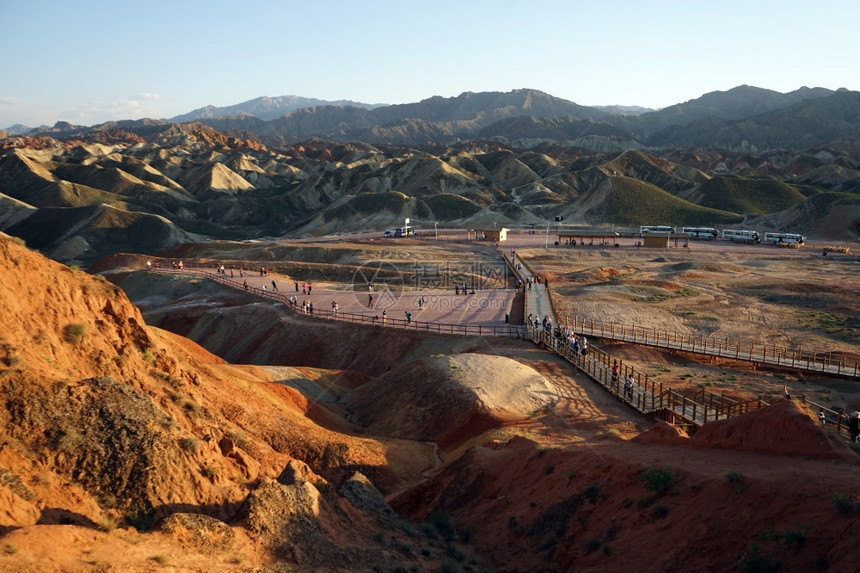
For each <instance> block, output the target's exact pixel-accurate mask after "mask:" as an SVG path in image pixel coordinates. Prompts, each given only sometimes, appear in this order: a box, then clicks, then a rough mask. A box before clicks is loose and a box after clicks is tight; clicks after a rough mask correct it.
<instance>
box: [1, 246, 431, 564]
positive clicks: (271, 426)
mask: <svg viewBox="0 0 860 573" xmlns="http://www.w3.org/2000/svg"><path fill="white" fill-rule="evenodd" d="M0 265H2V268H4V269H5V275H4V279H3V282H2V286H0V314H2V316H3V327H2V329H0V395H2V397H3V402H2V406H0V432H2V436H3V438H2V442H0V534H2V535H3V537H2V539H0V547H4V548H5V550H4V553H3V555H0V569H4V570H38V571H46V570H48V571H50V570H58V571H59V570H64V571H65V570H80V569H86V568H88V567H89V565H95V564H103V565H107V566H109V567H116V568H117V569H121V570H138V569H148V568H150V567H151V566H152V564H153V561H152V559H153V557H154V556H158V559H157V561H159V562H161V561H162V560H164V561H166V562H169V563H170V564H172V565H174V566H177V567H178V568H179V569H180V570H213V569H214V570H217V569H224V570H228V569H233V568H234V567H236V566H237V564H239V563H248V564H251V565H252V567H258V566H261V565H265V564H273V565H272V566H273V567H279V565H276V562H278V561H280V562H281V563H287V564H291V565H289V566H300V567H314V568H315V567H322V568H323V569H339V568H341V567H343V566H345V565H343V564H349V563H352V564H354V565H355V567H354V569H355V570H370V569H372V568H373V567H374V566H376V567H378V566H380V564H381V563H385V562H389V561H391V560H394V559H398V560H400V561H402V562H404V563H410V562H413V563H416V562H428V563H433V562H435V563H438V562H439V561H440V559H441V553H440V551H438V550H435V549H434V550H433V551H432V552H429V553H428V554H427V555H419V554H416V553H409V554H407V555H405V556H404V555H400V554H399V553H397V552H392V550H391V549H390V548H389V547H387V546H384V545H381V544H380V543H378V542H377V541H375V540H374V539H373V537H372V536H373V534H374V533H375V532H376V531H378V530H379V529H381V528H383V526H384V527H387V528H391V529H393V530H394V531H395V533H392V535H391V537H389V539H391V538H396V537H397V535H399V534H397V533H396V531H397V527H401V526H399V525H397V524H398V523H400V522H401V521H402V522H403V523H404V524H405V525H403V526H402V528H405V527H407V526H408V524H407V523H406V522H405V520H402V518H398V517H397V516H395V515H393V514H392V513H391V511H390V510H389V509H387V507H385V504H384V502H383V501H382V494H381V493H380V491H379V490H378V489H377V486H378V487H381V488H383V489H387V490H390V489H393V488H399V487H402V484H404V483H409V482H413V481H415V480H416V479H417V478H418V476H419V472H420V471H422V470H423V469H426V468H428V467H432V464H433V458H432V450H431V449H430V448H429V447H428V446H426V445H422V444H413V443H411V442H404V441H402V440H396V441H388V440H385V439H381V440H378V439H373V438H366V437H360V436H357V435H355V434H354V433H353V432H351V431H348V430H346V429H345V428H343V427H340V428H339V427H337V426H331V425H330V428H325V427H322V426H319V425H317V424H316V423H314V422H313V421H312V420H311V419H310V418H309V417H308V415H307V414H308V412H309V411H312V410H314V408H317V409H319V408H320V406H319V405H315V404H311V403H309V400H308V399H307V398H306V397H304V396H303V395H302V394H300V393H299V392H298V391H296V390H295V389H293V388H291V387H288V386H287V385H285V384H283V383H279V382H278V380H279V379H280V376H279V375H276V374H275V373H273V372H272V371H269V370H266V369H264V368H262V367H251V366H247V367H246V366H231V365H229V364H226V363H225V362H224V361H223V360H222V359H220V358H218V357H216V356H213V355H212V354H210V353H209V352H207V351H205V350H203V349H202V348H201V347H199V346H197V345H196V344H194V343H193V342H190V341H189V340H187V339H182V338H179V337H177V336H176V335H173V334H171V333H169V332H166V331H162V330H159V329H153V328H150V327H147V326H146V325H145V324H144V323H143V320H142V319H141V316H140V312H139V311H138V309H137V308H136V307H134V306H133V305H132V304H131V303H130V302H129V301H128V299H127V298H126V297H125V295H124V294H123V292H122V291H121V290H120V289H119V288H118V287H116V286H114V285H112V284H111V283H109V282H107V281H106V280H104V279H102V278H100V277H93V276H91V275H88V274H86V273H84V272H81V271H73V270H70V269H69V268H67V267H65V266H63V265H60V264H57V263H54V262H52V261H49V260H47V259H45V258H44V257H42V256H41V255H38V254H36V253H34V252H31V251H29V250H27V249H25V248H24V247H22V246H20V245H19V244H17V243H16V242H15V241H13V240H11V239H10V238H8V237H6V236H2V235H0ZM279 374H280V375H281V376H282V375H283V373H279ZM323 374H324V373H322V372H317V371H312V370H305V371H302V370H294V371H292V372H291V374H290V377H291V378H292V379H293V382H296V381H300V380H302V379H305V380H307V382H308V383H309V384H310V383H312V382H313V380H314V379H316V378H318V377H319V376H321V375H323ZM328 419H329V421H331V420H334V419H335V418H332V417H329V418H328ZM391 458H397V459H399V460H401V462H400V463H398V464H392V463H390V459H391ZM311 468H313V469H311ZM365 476H367V477H365ZM368 478H370V479H371V480H373V481H372V482H371V481H369V480H368ZM374 484H377V485H374ZM153 527H156V531H154V532H150V533H146V534H145V535H144V534H142V533H139V531H143V532H147V531H151V530H152V528H153ZM403 535H405V534H403ZM204 555H208V557H204ZM88 564H89V565H88ZM283 566H286V565H283ZM350 568H353V567H350Z"/></svg>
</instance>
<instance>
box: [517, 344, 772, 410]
mask: <svg viewBox="0 0 860 573" xmlns="http://www.w3.org/2000/svg"><path fill="white" fill-rule="evenodd" d="M526 338H527V339H529V340H532V341H533V342H535V343H536V344H539V345H541V346H543V347H545V348H547V349H548V350H551V351H553V352H554V353H556V354H558V355H559V356H562V357H563V358H565V359H567V360H568V361H569V362H570V363H571V364H573V365H574V366H575V367H576V368H577V369H579V370H580V371H582V372H584V373H585V374H587V375H588V376H589V377H590V378H591V379H593V380H594V381H595V382H597V383H598V384H600V385H601V386H603V387H604V388H605V389H606V390H607V391H609V392H610V393H611V394H613V395H615V396H617V397H618V398H619V399H620V400H623V401H624V402H626V403H627V404H629V405H630V406H631V407H633V408H635V409H636V410H638V411H639V412H641V413H643V414H646V415H649V416H653V417H656V418H660V419H663V420H666V421H668V422H672V423H676V424H677V423H681V424H689V425H693V426H702V425H704V424H706V423H707V422H712V421H714V420H724V419H727V418H732V417H734V416H738V415H740V414H743V413H745V412H749V411H751V410H755V409H758V408H762V407H764V406H767V405H768V403H767V402H764V401H763V400H761V399H756V400H748V401H738V400H733V399H731V398H727V397H725V396H723V395H720V394H714V393H713V392H708V391H706V390H704V389H702V390H699V391H697V392H696V393H695V394H693V395H691V396H685V395H683V394H680V393H679V392H677V391H675V390H672V389H671V388H669V387H668V386H667V387H664V386H663V384H662V383H657V382H654V380H653V379H649V377H648V375H647V374H642V373H641V372H638V371H636V370H635V369H633V368H631V367H630V366H628V365H626V364H623V363H622V364H620V369H619V373H618V376H617V377H616V378H613V376H612V363H613V358H612V356H611V355H609V354H608V353H606V352H604V351H602V350H601V349H599V348H595V347H594V346H589V351H588V355H586V356H583V355H582V354H574V353H573V352H571V350H570V347H569V346H568V344H567V341H566V340H563V339H561V338H558V337H555V336H551V335H548V334H547V333H546V332H545V331H544V330H543V329H541V328H537V329H535V328H527V329H526ZM628 376H631V377H632V379H633V392H632V396H625V395H624V381H625V380H626V378H627V377H628Z"/></svg>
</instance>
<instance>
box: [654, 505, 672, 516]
mask: <svg viewBox="0 0 860 573" xmlns="http://www.w3.org/2000/svg"><path fill="white" fill-rule="evenodd" d="M667 515H669V508H668V507H666V506H665V505H658V506H657V507H655V508H654V509H652V510H651V517H652V518H653V519H663V518H664V517H666V516H667Z"/></svg>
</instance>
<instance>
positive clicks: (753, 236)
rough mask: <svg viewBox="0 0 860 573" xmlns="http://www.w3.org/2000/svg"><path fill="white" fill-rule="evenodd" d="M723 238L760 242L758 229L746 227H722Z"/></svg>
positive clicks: (736, 241) (738, 241)
mask: <svg viewBox="0 0 860 573" xmlns="http://www.w3.org/2000/svg"><path fill="white" fill-rule="evenodd" d="M723 238H724V239H728V240H729V241H734V242H735V243H761V235H759V234H758V231H750V230H748V229H723Z"/></svg>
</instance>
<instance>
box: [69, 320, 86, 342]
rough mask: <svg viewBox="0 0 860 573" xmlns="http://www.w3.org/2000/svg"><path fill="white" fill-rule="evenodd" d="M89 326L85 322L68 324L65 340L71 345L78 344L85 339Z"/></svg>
mask: <svg viewBox="0 0 860 573" xmlns="http://www.w3.org/2000/svg"><path fill="white" fill-rule="evenodd" d="M86 329H87V325H86V324H84V323H83V322H75V323H72V324H67V325H66V327H65V328H64V329H63V340H65V341H66V342H68V343H70V344H78V343H79V342H80V341H81V340H83V338H84V332H85V331H86Z"/></svg>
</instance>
